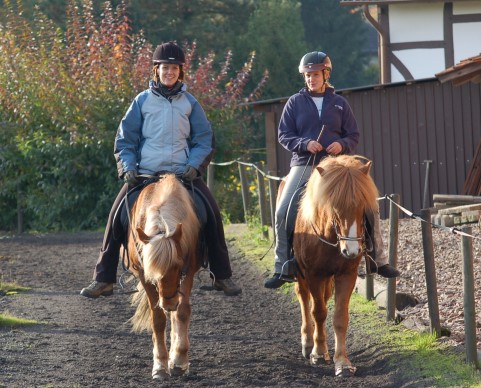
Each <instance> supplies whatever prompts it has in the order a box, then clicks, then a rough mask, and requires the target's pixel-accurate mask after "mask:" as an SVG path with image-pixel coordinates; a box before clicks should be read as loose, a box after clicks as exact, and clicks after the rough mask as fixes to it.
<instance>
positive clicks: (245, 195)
mask: <svg viewBox="0 0 481 388" xmlns="http://www.w3.org/2000/svg"><path fill="white" fill-rule="evenodd" d="M239 179H240V182H241V192H242V204H243V205H244V222H245V223H246V224H247V223H248V215H249V183H248V182H247V177H246V166H245V165H244V164H242V163H239Z"/></svg>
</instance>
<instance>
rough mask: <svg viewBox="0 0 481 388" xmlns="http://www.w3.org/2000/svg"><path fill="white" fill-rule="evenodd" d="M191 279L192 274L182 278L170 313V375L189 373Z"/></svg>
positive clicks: (192, 278)
mask: <svg viewBox="0 0 481 388" xmlns="http://www.w3.org/2000/svg"><path fill="white" fill-rule="evenodd" d="M193 280H194V276H193V275H190V276H187V277H186V278H185V279H184V281H183V282H182V285H181V289H180V292H181V297H180V303H179V306H178V307H177V310H176V311H173V312H172V313H171V332H170V357H169V370H170V374H171V375H172V376H182V375H184V374H187V373H189V349H190V342H189V323H190V317H191V314H192V307H191V304H190V294H191V290H192V284H193Z"/></svg>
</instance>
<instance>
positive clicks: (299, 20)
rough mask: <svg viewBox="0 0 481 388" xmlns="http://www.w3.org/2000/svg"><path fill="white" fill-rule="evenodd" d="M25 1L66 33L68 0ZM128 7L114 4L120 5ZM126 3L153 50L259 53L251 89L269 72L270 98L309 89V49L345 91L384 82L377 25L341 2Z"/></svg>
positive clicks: (95, 3)
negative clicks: (173, 44) (303, 63)
mask: <svg viewBox="0 0 481 388" xmlns="http://www.w3.org/2000/svg"><path fill="white" fill-rule="evenodd" d="M22 2H23V7H24V10H25V11H24V12H25V13H26V14H27V15H28V17H31V16H30V15H32V13H33V12H32V10H33V9H35V7H37V8H38V9H39V10H40V11H42V12H44V13H45V14H46V15H47V16H48V17H49V18H51V19H52V20H53V21H54V22H55V23H57V24H58V25H59V26H61V27H62V28H64V29H65V27H66V18H65V10H66V8H67V4H68V3H69V1H66V0H23V1H22ZM122 2H123V0H113V1H111V4H112V6H113V7H114V8H115V7H117V6H118V5H119V4H121V3H122ZM0 3H2V1H0ZM3 3H6V1H3ZM75 3H80V0H79V1H75ZM89 3H91V5H92V7H93V9H94V10H95V12H96V13H97V15H100V14H101V13H102V9H103V4H104V0H92V1H89ZM126 6H127V10H126V11H127V15H128V17H129V20H130V21H131V27H132V31H133V33H138V32H139V31H141V30H143V34H144V36H145V38H146V40H147V41H148V42H150V43H152V44H153V45H156V44H159V43H161V42H164V41H169V40H176V41H177V42H178V43H180V44H182V43H184V42H194V41H195V42H196V44H197V49H198V51H199V53H200V54H201V55H206V54H207V53H208V52H210V51H213V52H215V53H216V54H218V55H223V53H225V52H226V50H231V51H232V52H233V58H232V60H233V66H234V68H240V67H242V65H243V62H244V60H245V58H246V57H247V56H248V55H249V54H250V53H251V52H253V51H254V52H255V53H256V61H255V65H254V68H253V74H252V80H251V86H252V85H253V83H256V82H258V80H259V79H260V78H261V77H262V74H263V73H264V71H265V70H266V69H267V70H268V71H269V73H270V77H269V81H268V82H267V84H266V87H265V89H264V92H263V95H262V98H265V99H270V98H277V97H284V96H288V95H291V94H292V93H294V92H296V91H297V90H298V89H300V88H301V87H302V86H303V82H302V79H301V77H300V76H299V75H298V73H297V66H298V64H299V60H300V58H301V57H302V55H303V54H304V53H305V52H308V51H317V50H319V51H324V52H326V53H328V54H329V55H330V56H331V59H332V61H333V66H334V71H333V74H332V81H333V83H334V85H335V87H336V88H338V89H339V88H347V87H357V86H362V85H368V84H374V83H377V82H378V69H377V66H372V65H371V66H370V65H369V61H370V59H371V55H372V53H369V52H368V51H367V48H368V47H369V45H368V39H367V38H368V36H369V35H368V32H369V29H372V27H370V25H369V24H368V23H366V22H365V21H364V20H363V16H362V13H361V12H359V11H358V10H356V9H355V8H354V9H353V8H352V7H341V6H340V1H339V0H301V1H297V0H188V1H187V0H169V1H166V0H164V1H162V0H128V1H127V2H126ZM356 11H357V12H356Z"/></svg>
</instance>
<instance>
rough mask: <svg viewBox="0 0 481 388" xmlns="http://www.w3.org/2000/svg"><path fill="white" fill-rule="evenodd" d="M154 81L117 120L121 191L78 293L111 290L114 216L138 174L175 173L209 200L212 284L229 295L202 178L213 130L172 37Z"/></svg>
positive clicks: (224, 256) (224, 259)
mask: <svg viewBox="0 0 481 388" xmlns="http://www.w3.org/2000/svg"><path fill="white" fill-rule="evenodd" d="M153 63H154V68H153V80H151V81H150V84H149V89H148V90H145V91H143V92H142V93H140V94H139V95H137V97H136V98H135V99H134V101H133V102H132V104H131V105H130V107H129V109H128V110H127V113H126V114H125V116H124V117H123V119H122V121H121V122H120V125H119V128H118V131H117V135H116V137H115V150H114V155H115V159H116V161H117V170H118V175H119V177H120V178H121V179H123V180H124V182H125V184H124V185H123V187H122V188H121V190H120V193H119V194H118V196H117V198H116V200H115V201H114V204H113V206H112V210H111V211H110V215H109V220H108V223H107V227H106V229H105V234H104V241H103V245H102V249H101V250H100V255H99V259H98V261H97V264H96V266H95V271H94V276H93V282H92V283H91V284H90V285H89V286H88V287H86V288H84V289H82V291H81V292H80V294H81V295H83V296H86V297H89V298H97V297H99V296H101V295H104V296H106V295H112V293H113V284H114V283H115V282H116V275H117V266H118V262H119V254H120V247H121V241H120V239H118V238H116V237H115V236H114V233H113V231H112V221H113V218H114V216H115V213H116V212H117V209H118V208H119V205H120V203H121V201H122V199H123V198H124V197H125V194H126V193H127V191H128V190H129V188H132V187H134V186H135V185H137V184H138V183H141V181H142V178H141V177H139V175H140V174H147V175H155V174H158V173H166V172H167V173H174V174H176V175H178V176H181V177H182V179H183V180H184V181H188V182H192V184H193V185H194V186H195V187H196V188H197V189H198V190H199V191H200V192H201V193H202V194H203V196H204V197H205V198H206V199H207V201H208V202H209V204H210V207H211V208H212V210H213V213H214V217H215V226H212V225H211V226H210V227H209V226H208V227H207V228H205V233H206V242H207V246H208V252H209V264H210V270H211V271H212V273H213V274H214V276H215V281H214V288H216V289H218V290H223V291H224V293H225V294H227V295H238V294H240V293H241V291H242V290H241V289H240V287H238V286H237V285H236V284H234V282H233V281H232V279H231V276H232V271H231V267H230V260H229V254H228V251H227V245H226V242H225V237H224V226H223V223H222V218H221V215H220V211H219V208H218V206H217V203H216V201H215V199H214V197H213V196H212V194H211V192H210V190H209V189H208V187H207V185H206V184H205V183H204V181H203V180H202V179H201V178H200V176H201V174H202V173H203V172H204V171H205V169H206V167H207V166H208V164H209V163H210V161H211V159H212V155H213V152H214V134H213V131H212V128H211V125H210V123H209V121H208V120H207V117H206V115H205V112H204V110H203V109H202V107H201V106H200V104H199V102H198V101H197V100H196V99H195V97H194V96H193V95H191V94H190V93H188V92H187V91H186V90H187V88H186V86H185V84H184V83H183V78H184V72H183V65H184V63H185V55H184V52H183V50H182V49H181V48H180V47H179V46H178V45H176V44H175V43H173V42H169V43H164V44H162V45H159V46H157V48H156V50H155V52H154V55H153Z"/></svg>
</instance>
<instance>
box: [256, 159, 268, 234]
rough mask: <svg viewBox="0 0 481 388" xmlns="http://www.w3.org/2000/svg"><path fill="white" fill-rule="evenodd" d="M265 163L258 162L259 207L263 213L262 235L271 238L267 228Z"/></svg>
mask: <svg viewBox="0 0 481 388" xmlns="http://www.w3.org/2000/svg"><path fill="white" fill-rule="evenodd" d="M263 167H264V165H263V163H262V162H259V163H258V164H257V169H256V173H257V189H258V195H259V209H260V213H261V225H262V235H263V236H264V237H265V238H269V230H268V229H267V205H266V186H265V183H264V175H263V174H262V172H263Z"/></svg>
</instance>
